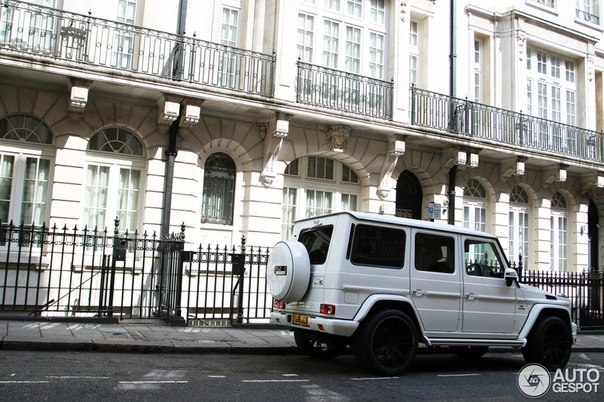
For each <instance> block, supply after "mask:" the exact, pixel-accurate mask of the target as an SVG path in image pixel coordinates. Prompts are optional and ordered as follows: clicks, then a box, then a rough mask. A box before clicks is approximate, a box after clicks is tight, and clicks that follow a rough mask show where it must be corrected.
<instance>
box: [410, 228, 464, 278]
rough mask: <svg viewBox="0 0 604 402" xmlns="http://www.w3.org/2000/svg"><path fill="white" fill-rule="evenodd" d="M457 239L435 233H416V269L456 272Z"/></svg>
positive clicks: (447, 272) (446, 272)
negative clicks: (455, 246)
mask: <svg viewBox="0 0 604 402" xmlns="http://www.w3.org/2000/svg"><path fill="white" fill-rule="evenodd" d="M454 244H455V239H453V238H452V237H448V236H441V235H437V234H433V233H416V234H415V258H414V260H415V269H417V270H418V271H430V272H439V273H445V274H452V273H453V272H455V251H454Z"/></svg>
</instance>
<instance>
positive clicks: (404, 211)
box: [396, 170, 423, 219]
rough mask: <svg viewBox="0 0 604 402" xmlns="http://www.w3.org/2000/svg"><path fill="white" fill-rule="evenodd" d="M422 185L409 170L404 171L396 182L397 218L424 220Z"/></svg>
mask: <svg viewBox="0 0 604 402" xmlns="http://www.w3.org/2000/svg"><path fill="white" fill-rule="evenodd" d="M422 200H423V191H422V185H421V183H420V182H419V180H418V179H417V177H416V176H415V175H414V174H413V173H411V172H410V171H409V170H404V171H403V172H402V173H401V174H400V176H399V177H398V180H397V182H396V216H400V217H403V218H412V219H421V218H422Z"/></svg>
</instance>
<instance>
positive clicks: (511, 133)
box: [411, 86, 604, 162]
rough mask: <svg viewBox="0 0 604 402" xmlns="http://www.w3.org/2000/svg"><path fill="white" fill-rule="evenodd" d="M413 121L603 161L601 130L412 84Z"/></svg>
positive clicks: (456, 131)
mask: <svg viewBox="0 0 604 402" xmlns="http://www.w3.org/2000/svg"><path fill="white" fill-rule="evenodd" d="M411 124H413V125H417V126H423V127H430V128H435V129H438V130H445V131H449V132H453V133H455V134H458V135H462V136H465V137H468V138H476V139H480V140H487V141H493V142H494V143H496V144H509V145H512V146H516V147H521V148H527V149H533V150H539V151H543V152H550V153H554V154H558V155H565V156H570V157H574V158H579V159H582V160H590V161H596V162H604V137H603V136H602V133H599V132H597V131H592V130H587V129H583V128H579V127H575V126H570V125H567V124H562V123H558V122H556V121H552V120H547V119H542V118H539V117H533V116H529V115H526V114H522V113H516V112H512V111H509V110H505V109H500V108H496V107H493V106H488V105H484V104H481V103H477V102H472V101H469V100H467V99H459V98H453V97H450V96H447V95H443V94H439V93H436V92H431V91H426V90H423V89H419V88H417V87H415V86H412V87H411Z"/></svg>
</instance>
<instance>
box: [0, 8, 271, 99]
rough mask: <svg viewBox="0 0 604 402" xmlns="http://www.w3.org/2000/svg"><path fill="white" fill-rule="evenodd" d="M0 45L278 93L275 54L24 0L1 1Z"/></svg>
mask: <svg viewBox="0 0 604 402" xmlns="http://www.w3.org/2000/svg"><path fill="white" fill-rule="evenodd" d="M0 49H2V50H4V51H13V52H16V53H22V54H28V55H35V56H38V57H44V58H48V59H50V60H61V61H64V62H73V63H76V65H77V66H78V67H79V68H86V69H94V68H99V69H107V68H108V69H111V70H119V71H124V72H129V73H133V74H135V75H140V76H143V77H144V76H146V77H153V79H158V78H159V79H164V80H171V81H174V80H176V81H186V82H188V83H191V84H194V85H195V84H196V85H201V86H207V87H215V88H223V89H228V90H231V91H236V92H243V93H248V94H253V95H260V96H263V97H272V96H273V79H274V78H273V76H274V65H275V56H274V55H266V54H262V53H258V52H253V51H249V50H245V49H240V48H236V47H231V46H225V45H222V44H217V43H212V42H207V41H204V40H200V39H196V38H195V37H187V36H184V35H176V34H172V33H167V32H162V31H157V30H153V29H148V28H143V27H138V26H135V25H129V24H124V23H119V22H115V21H110V20H106V19H102V18H96V17H92V16H91V15H82V14H76V13H72V12H68V11H62V10H57V9H53V8H47V7H43V6H38V5H35V4H29V3H24V2H21V1H8V0H4V1H3V4H2V6H1V7H0Z"/></svg>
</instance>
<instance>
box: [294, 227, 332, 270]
mask: <svg viewBox="0 0 604 402" xmlns="http://www.w3.org/2000/svg"><path fill="white" fill-rule="evenodd" d="M332 232H333V226H332V225H327V226H319V227H315V228H312V229H307V230H303V231H302V232H301V233H300V237H299V238H298V240H299V241H300V243H302V244H304V247H306V251H308V257H309V259H310V263H311V264H324V263H325V260H326V259H327V252H328V251H329V244H330V243H331V234H332Z"/></svg>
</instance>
